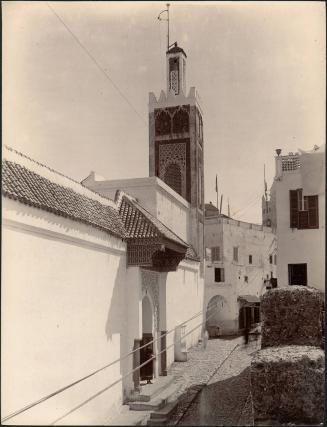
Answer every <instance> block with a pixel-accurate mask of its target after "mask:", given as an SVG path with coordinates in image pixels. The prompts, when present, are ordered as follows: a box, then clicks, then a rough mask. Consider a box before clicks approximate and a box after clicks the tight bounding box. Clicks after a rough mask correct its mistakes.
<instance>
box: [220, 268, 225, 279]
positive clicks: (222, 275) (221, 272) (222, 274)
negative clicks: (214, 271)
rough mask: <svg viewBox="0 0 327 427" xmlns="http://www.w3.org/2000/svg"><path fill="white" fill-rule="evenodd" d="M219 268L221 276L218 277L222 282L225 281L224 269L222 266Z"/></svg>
mask: <svg viewBox="0 0 327 427" xmlns="http://www.w3.org/2000/svg"><path fill="white" fill-rule="evenodd" d="M220 270H221V271H220V276H221V277H220V279H221V281H222V282H224V281H225V270H224V269H223V268H221V269H220Z"/></svg>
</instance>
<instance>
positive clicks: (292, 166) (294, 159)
mask: <svg viewBox="0 0 327 427" xmlns="http://www.w3.org/2000/svg"><path fill="white" fill-rule="evenodd" d="M299 167H300V158H299V156H298V155H296V154H295V155H288V156H282V170H283V172H289V171H294V170H296V169H299Z"/></svg>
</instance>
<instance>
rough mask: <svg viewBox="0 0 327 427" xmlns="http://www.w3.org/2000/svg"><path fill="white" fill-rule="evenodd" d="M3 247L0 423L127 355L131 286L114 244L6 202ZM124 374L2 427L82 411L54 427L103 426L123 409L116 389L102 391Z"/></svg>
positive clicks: (103, 376)
mask: <svg viewBox="0 0 327 427" xmlns="http://www.w3.org/2000/svg"><path fill="white" fill-rule="evenodd" d="M2 239H3V240H2V243H3V247H4V248H6V250H5V251H3V258H2V307H1V308H2V319H5V322H2V369H3V372H5V374H4V375H2V416H3V417H4V416H6V415H7V414H9V413H12V412H13V411H16V410H17V409H20V408H22V407H24V406H25V405H28V404H30V403H31V402H33V401H37V400H38V399H40V398H42V397H44V396H46V395H48V394H50V393H53V392H54V391H56V390H58V389H60V388H61V387H64V386H66V385H68V384H70V383H72V382H74V381H76V380H79V379H81V378H83V377H84V376H86V375H88V374H90V373H91V372H93V371H95V370H97V369H99V368H101V367H103V366H105V365H106V364H108V363H109V362H111V361H113V360H116V359H118V358H120V357H121V356H122V355H124V354H126V353H127V352H128V351H129V350H131V341H132V340H131V339H130V340H128V339H127V338H126V335H128V334H126V331H127V330H128V327H127V312H126V310H127V309H128V306H127V305H126V304H125V301H126V294H129V292H130V291H129V292H127V291H126V285H129V281H131V280H132V279H131V277H130V280H125V279H126V244H125V243H124V242H122V241H121V240H120V239H117V238H114V237H112V236H109V235H108V234H107V233H104V232H102V231H100V230H97V229H95V228H92V227H88V226H86V225H84V224H81V223H78V222H76V221H71V220H69V219H67V218H63V217H58V216H55V215H53V214H51V213H48V212H44V211H41V210H39V209H36V208H33V207H29V206H26V205H23V204H20V203H19V202H15V201H12V200H8V199H4V200H3V234H2ZM132 274H133V272H130V276H131V275H132ZM127 277H128V276H127ZM129 308H130V307H129ZM126 363H127V364H128V363H131V362H126ZM122 369H127V366H125V367H124V365H120V363H117V364H115V365H113V366H111V367H109V368H108V369H105V370H103V371H101V372H99V373H97V374H96V375H94V376H92V377H90V378H89V379H86V380H84V381H82V382H80V383H79V384H77V385H75V386H73V387H71V388H69V389H67V390H66V391H64V392H62V393H60V394H58V395H57V396H54V397H53V398H50V399H48V400H46V401H45V402H44V403H42V404H39V405H37V406H36V407H34V408H32V409H30V410H27V411H26V412H24V413H22V414H21V415H19V416H17V417H15V418H13V419H12V420H9V421H8V422H7V423H8V424H11V423H12V424H30V425H37V424H43V425H44V424H50V423H53V422H54V421H55V420H56V419H59V418H60V417H62V416H63V415H64V414H66V413H69V412H70V411H72V410H73V409H74V408H77V407H78V406H79V405H81V407H80V408H79V409H77V410H75V411H73V412H72V413H71V414H70V415H68V416H66V417H64V418H63V419H62V420H61V421H59V422H58V424H68V425H69V424H86V423H88V424H96V423H100V424H101V423H103V422H104V421H105V419H106V417H108V416H109V415H110V414H112V412H113V410H114V408H115V407H118V405H120V403H121V402H122V399H123V384H122V382H119V383H118V384H117V385H115V386H114V387H112V388H109V389H107V390H106V388H107V387H108V386H109V385H110V384H111V383H112V382H114V381H115V380H118V379H120V378H121V376H122V375H123V373H124V372H123V371H122ZM125 372H126V371H125ZM124 385H125V386H126V381H125V383H124ZM97 393H99V395H98V396H97V397H94V396H95V395H96V394H97ZM88 399H89V402H88V403H85V404H84V402H86V401H87V400H88Z"/></svg>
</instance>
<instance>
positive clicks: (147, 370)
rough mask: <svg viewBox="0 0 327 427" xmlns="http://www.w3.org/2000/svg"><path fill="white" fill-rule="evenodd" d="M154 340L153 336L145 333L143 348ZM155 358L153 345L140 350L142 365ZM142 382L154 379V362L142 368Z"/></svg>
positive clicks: (142, 342)
mask: <svg viewBox="0 0 327 427" xmlns="http://www.w3.org/2000/svg"><path fill="white" fill-rule="evenodd" d="M152 340H153V336H152V334H147V333H143V339H142V341H141V346H140V347H142V346H143V345H145V344H147V343H148V342H151V341H152ZM152 357H153V343H151V344H149V345H147V346H146V347H144V348H141V350H140V363H141V365H142V363H144V362H146V361H147V360H149V359H151V358H152ZM140 377H141V381H151V380H152V378H153V360H152V361H151V362H149V363H147V364H146V365H144V366H142V367H141V368H140Z"/></svg>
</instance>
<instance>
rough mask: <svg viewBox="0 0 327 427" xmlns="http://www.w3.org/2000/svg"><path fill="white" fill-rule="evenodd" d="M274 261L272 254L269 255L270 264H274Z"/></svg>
mask: <svg viewBox="0 0 327 427" xmlns="http://www.w3.org/2000/svg"><path fill="white" fill-rule="evenodd" d="M272 263H273V258H272V255H269V264H272Z"/></svg>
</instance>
